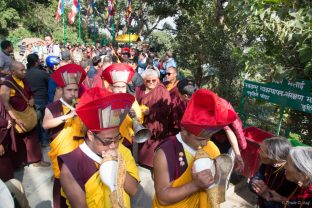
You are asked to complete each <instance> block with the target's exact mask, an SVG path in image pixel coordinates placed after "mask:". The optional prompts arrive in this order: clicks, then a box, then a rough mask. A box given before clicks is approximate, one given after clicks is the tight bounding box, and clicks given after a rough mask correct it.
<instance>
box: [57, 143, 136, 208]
mask: <svg viewBox="0 0 312 208" xmlns="http://www.w3.org/2000/svg"><path fill="white" fill-rule="evenodd" d="M118 151H119V153H120V154H121V156H122V158H123V159H124V160H125V163H126V171H127V172H128V174H129V175H131V176H132V177H133V178H135V179H136V180H137V181H140V178H139V171H138V168H137V166H136V163H135V161H134V159H133V157H132V155H131V152H130V151H129V150H128V149H127V148H126V147H125V146H124V145H122V144H119V146H118ZM85 193H86V202H87V205H88V208H111V207H112V204H111V200H110V197H109V195H110V193H111V191H110V189H109V188H108V187H107V186H106V185H105V184H104V183H103V182H102V181H101V178H100V174H99V171H96V172H95V173H94V174H93V175H92V176H91V177H90V178H89V180H88V181H87V183H86V184H85ZM62 195H63V196H65V195H64V192H63V191H62ZM123 197H124V198H123V199H124V202H125V205H126V208H130V196H129V195H128V194H127V193H126V192H125V191H124V193H123ZM67 205H69V202H68V200H67ZM69 207H71V206H69Z"/></svg>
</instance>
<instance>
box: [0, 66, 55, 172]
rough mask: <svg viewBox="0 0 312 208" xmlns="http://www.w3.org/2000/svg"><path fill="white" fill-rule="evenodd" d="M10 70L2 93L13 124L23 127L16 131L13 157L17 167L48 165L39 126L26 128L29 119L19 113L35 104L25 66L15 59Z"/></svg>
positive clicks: (23, 112) (2, 86)
mask: <svg viewBox="0 0 312 208" xmlns="http://www.w3.org/2000/svg"><path fill="white" fill-rule="evenodd" d="M10 70H11V71H12V75H11V76H8V77H6V79H5V81H4V82H3V84H2V85H1V90H0V91H1V92H0V95H1V97H2V101H3V104H4V106H5V109H6V110H7V112H8V114H9V115H10V117H11V120H12V121H13V124H17V125H18V126H16V128H20V129H21V131H20V132H21V133H17V132H16V133H15V141H16V147H17V152H16V154H14V156H13V157H12V158H13V161H14V162H15V166H17V167H18V166H22V165H25V164H33V165H34V166H41V167H48V166H50V164H49V163H48V162H44V161H43V160H42V153H41V148H40V143H39V139H38V131H37V128H33V129H26V127H25V126H26V122H27V121H25V119H22V118H21V117H18V115H17V114H23V115H25V110H26V109H27V108H28V109H33V108H34V105H35V101H34V98H33V93H32V92H31V89H30V86H29V84H28V82H27V81H26V79H25V75H26V69H25V66H24V65H23V64H22V63H21V62H17V61H13V62H12V63H11V65H10ZM33 111H34V109H33ZM28 115H29V114H27V116H28ZM35 119H36V118H35ZM29 128H31V127H29Z"/></svg>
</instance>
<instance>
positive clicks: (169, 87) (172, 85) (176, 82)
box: [166, 80, 179, 92]
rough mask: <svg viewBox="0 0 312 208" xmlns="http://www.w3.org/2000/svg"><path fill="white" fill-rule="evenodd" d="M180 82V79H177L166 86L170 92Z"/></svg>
mask: <svg viewBox="0 0 312 208" xmlns="http://www.w3.org/2000/svg"><path fill="white" fill-rule="evenodd" d="M178 83H179V80H177V81H175V82H174V83H172V84H171V83H169V84H167V86H166V88H167V90H168V91H169V92H170V91H171V90H172V89H173V88H174V87H175V86H177V85H178Z"/></svg>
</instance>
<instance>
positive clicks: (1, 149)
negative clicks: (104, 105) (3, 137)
mask: <svg viewBox="0 0 312 208" xmlns="http://www.w3.org/2000/svg"><path fill="white" fill-rule="evenodd" d="M4 154H5V150H4V147H3V145H2V144H0V156H3V155H4Z"/></svg>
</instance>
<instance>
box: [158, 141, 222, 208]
mask: <svg viewBox="0 0 312 208" xmlns="http://www.w3.org/2000/svg"><path fill="white" fill-rule="evenodd" d="M203 149H204V150H205V151H206V152H207V154H208V155H209V157H211V158H212V159H214V158H216V157H218V156H219V155H220V151H219V149H218V147H217V146H216V145H215V144H214V143H213V142H212V141H208V143H207V145H206V146H205V147H204V148H203ZM184 152H185V156H186V159H187V162H188V167H187V169H186V171H185V172H184V173H183V174H182V175H181V176H180V177H179V178H177V179H176V180H174V181H173V184H172V187H179V186H182V185H184V184H187V183H189V182H191V181H192V166H193V163H194V159H195V158H194V157H193V156H192V155H191V154H190V153H188V152H187V151H186V150H184ZM153 207H154V208H176V207H178V208H210V207H211V206H210V202H209V200H208V197H207V194H206V191H199V192H196V193H193V194H192V195H191V196H189V197H188V198H185V199H184V200H182V201H179V202H177V203H174V204H171V205H161V204H160V203H159V201H158V199H157V196H156V195H155V197H154V201H153Z"/></svg>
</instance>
